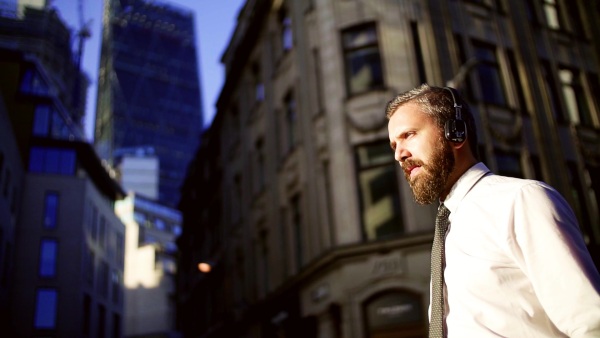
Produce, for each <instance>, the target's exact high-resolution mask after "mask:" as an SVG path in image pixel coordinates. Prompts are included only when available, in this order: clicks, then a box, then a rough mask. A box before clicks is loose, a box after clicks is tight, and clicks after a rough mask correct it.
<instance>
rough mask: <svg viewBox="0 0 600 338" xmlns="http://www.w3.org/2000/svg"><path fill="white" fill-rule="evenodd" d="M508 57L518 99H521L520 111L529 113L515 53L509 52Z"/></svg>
mask: <svg viewBox="0 0 600 338" xmlns="http://www.w3.org/2000/svg"><path fill="white" fill-rule="evenodd" d="M507 57H508V63H509V66H510V72H511V75H512V83H513V84H514V86H515V91H516V94H517V98H518V99H519V110H520V111H521V112H522V113H527V103H526V102H525V96H524V95H523V92H524V91H523V85H522V83H521V78H520V77H519V69H518V67H517V60H516V58H515V53H513V52H512V51H508V52H507Z"/></svg>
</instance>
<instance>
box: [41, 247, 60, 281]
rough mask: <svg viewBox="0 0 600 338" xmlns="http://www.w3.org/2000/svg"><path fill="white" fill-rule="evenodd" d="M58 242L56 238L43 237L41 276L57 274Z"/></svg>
mask: <svg viewBox="0 0 600 338" xmlns="http://www.w3.org/2000/svg"><path fill="white" fill-rule="evenodd" d="M57 254H58V242H57V241H56V240H55V239H48V238H44V239H42V242H41V243H40V266H39V274H40V277H54V276H55V275H56V261H57Z"/></svg>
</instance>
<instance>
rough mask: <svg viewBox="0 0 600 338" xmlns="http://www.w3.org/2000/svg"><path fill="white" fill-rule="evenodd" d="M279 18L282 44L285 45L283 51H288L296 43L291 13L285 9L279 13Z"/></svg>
mask: <svg viewBox="0 0 600 338" xmlns="http://www.w3.org/2000/svg"><path fill="white" fill-rule="evenodd" d="M279 20H280V25H281V45H282V47H283V51H284V52H287V51H289V50H290V49H292V47H293V44H294V34H293V31H292V18H291V17H290V15H289V12H288V11H287V10H285V9H283V10H282V11H281V12H280V13H279Z"/></svg>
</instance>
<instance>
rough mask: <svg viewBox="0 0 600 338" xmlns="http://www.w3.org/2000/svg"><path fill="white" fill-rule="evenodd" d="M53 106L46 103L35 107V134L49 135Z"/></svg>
mask: <svg viewBox="0 0 600 338" xmlns="http://www.w3.org/2000/svg"><path fill="white" fill-rule="evenodd" d="M50 114H51V108H50V107H49V106H46V105H39V106H37V107H36V108H35V116H34V118H33V135H35V136H47V135H48V130H49V129H50Z"/></svg>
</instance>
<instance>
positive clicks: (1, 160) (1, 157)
mask: <svg viewBox="0 0 600 338" xmlns="http://www.w3.org/2000/svg"><path fill="white" fill-rule="evenodd" d="M3 170H4V152H3V151H1V150H0V185H1V184H2V171H3Z"/></svg>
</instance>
